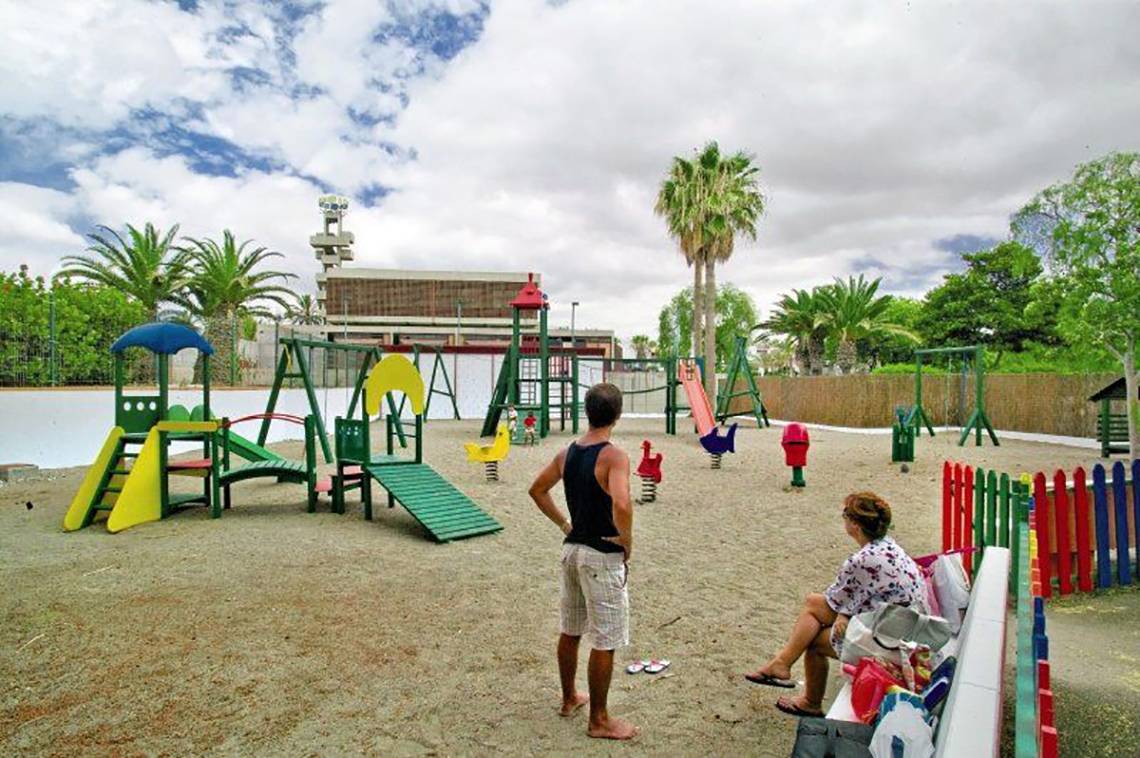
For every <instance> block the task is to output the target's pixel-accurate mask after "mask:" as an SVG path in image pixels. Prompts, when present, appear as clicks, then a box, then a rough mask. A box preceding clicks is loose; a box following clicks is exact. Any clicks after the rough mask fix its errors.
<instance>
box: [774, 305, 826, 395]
mask: <svg viewBox="0 0 1140 758" xmlns="http://www.w3.org/2000/svg"><path fill="white" fill-rule="evenodd" d="M826 289H827V288H826V287H816V288H814V289H812V290H811V291H808V290H799V289H797V290H792V292H791V294H790V295H781V296H780V300H779V301H778V302H777V303H776V307H775V308H774V309H773V310H772V315H771V316H769V317H768V319H767V320H766V321H764V322H763V323H762V324H759V325H758V327H759V328H760V329H763V330H764V331H765V332H766V333H767V334H768V335H783V336H785V337H787V339H788V340H789V341H790V343H791V345H792V348H793V355H794V359H795V362H796V363H797V364H799V367H800V371H801V372H802V373H804V374H809V375H812V374H819V373H821V372H822V370H823V351H824V341H825V340H826V338H827V324H828V316H827V313H826V312H825V311H824V296H823V295H822V294H821V293H822V291H823V290H826Z"/></svg>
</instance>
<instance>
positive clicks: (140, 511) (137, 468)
mask: <svg viewBox="0 0 1140 758" xmlns="http://www.w3.org/2000/svg"><path fill="white" fill-rule="evenodd" d="M159 458H160V455H159V432H158V429H157V428H152V429H151V430H150V431H149V432H148V433H147V435H146V442H144V443H143V446H142V450H140V451H139V457H138V458H136V459H135V465H134V466H132V467H131V473H129V474H127V481H126V483H124V484H123V491H122V492H120V493H119V498H118V499H117V500H116V501H115V507H114V508H112V509H111V515H110V516H109V517H108V518H107V531H109V532H121V531H123V530H124V529H126V528H127V527H131V526H135V525H136V524H145V523H146V522H147V521H158V520H159V519H161V518H162V472H161V471H160V470H159V466H158V464H159Z"/></svg>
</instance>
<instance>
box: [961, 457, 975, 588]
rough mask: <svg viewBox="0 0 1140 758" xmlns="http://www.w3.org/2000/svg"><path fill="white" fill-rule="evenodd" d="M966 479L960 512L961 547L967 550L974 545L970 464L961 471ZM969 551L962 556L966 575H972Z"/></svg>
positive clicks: (972, 474) (972, 477)
mask: <svg viewBox="0 0 1140 758" xmlns="http://www.w3.org/2000/svg"><path fill="white" fill-rule="evenodd" d="M962 474H963V476H965V478H966V480H965V482H963V484H965V490H966V491H965V493H963V495H962V502H963V510H962V513H961V518H962V532H961V534H962V547H963V548H965V549H966V550H969V549H970V548H972V547H973V546H974V469H973V467H972V466H967V467H966V469H965V470H964V471H963V472H962ZM972 557H973V556H972V554H971V553H970V552H967V553H965V554H964V555H963V556H962V568H964V569H965V570H966V576H967V577H971V576H973V570H972V569H973V560H971V559H972Z"/></svg>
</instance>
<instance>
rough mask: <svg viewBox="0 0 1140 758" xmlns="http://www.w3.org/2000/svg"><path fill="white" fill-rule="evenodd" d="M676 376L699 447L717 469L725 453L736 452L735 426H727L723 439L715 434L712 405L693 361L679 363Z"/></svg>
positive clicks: (697, 367) (715, 427) (698, 368)
mask: <svg viewBox="0 0 1140 758" xmlns="http://www.w3.org/2000/svg"><path fill="white" fill-rule="evenodd" d="M678 374H679V376H680V381H681V386H682V387H684V388H685V396H686V397H687V398H688V400H689V407H690V408H691V410H692V414H693V423H694V424H696V427H697V434H698V435H699V436H700V440H701V447H703V448H704V449H705V452H707V453H708V454H709V455H710V456H711V457H712V467H713V468H714V469H719V468H720V462H721V457H722V456H723V455H724V454H725V453H734V452H736V427H737V425H736V424H732V425H731V426H729V427H728V431H727V432H726V433H725V434H724V436H723V437H722V436H721V435H719V434H718V433H717V426H716V420H715V419H714V417H713V409H712V405H711V404H710V403H709V397H708V395H706V394H705V388H704V386H703V385H702V384H701V370H700V367H699V366H698V365H697V363H696V362H695V361H681V362H680V364H679V366H678Z"/></svg>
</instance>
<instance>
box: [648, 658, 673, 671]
mask: <svg viewBox="0 0 1140 758" xmlns="http://www.w3.org/2000/svg"><path fill="white" fill-rule="evenodd" d="M669 663H670V662H669V661H668V660H665V659H662V660H660V661H650V663H649V665H648V666H646V667H645V673H646V674H660V673H661V672H662V671H664V670H665V669H667V668H669Z"/></svg>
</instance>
